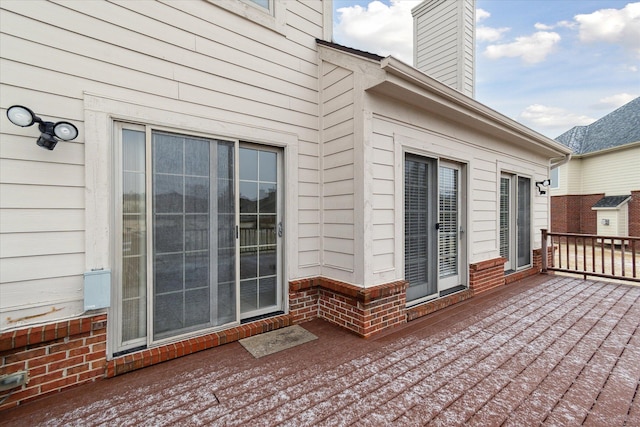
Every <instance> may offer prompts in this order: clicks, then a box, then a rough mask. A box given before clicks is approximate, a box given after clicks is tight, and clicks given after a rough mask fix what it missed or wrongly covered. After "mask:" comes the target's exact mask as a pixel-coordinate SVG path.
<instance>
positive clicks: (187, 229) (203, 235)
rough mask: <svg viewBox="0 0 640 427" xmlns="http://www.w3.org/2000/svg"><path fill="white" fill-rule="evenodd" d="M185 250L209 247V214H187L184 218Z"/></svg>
mask: <svg viewBox="0 0 640 427" xmlns="http://www.w3.org/2000/svg"><path fill="white" fill-rule="evenodd" d="M184 233H185V241H184V246H185V250H186V251H198V250H204V249H209V239H210V236H209V215H187V216H185V219H184Z"/></svg>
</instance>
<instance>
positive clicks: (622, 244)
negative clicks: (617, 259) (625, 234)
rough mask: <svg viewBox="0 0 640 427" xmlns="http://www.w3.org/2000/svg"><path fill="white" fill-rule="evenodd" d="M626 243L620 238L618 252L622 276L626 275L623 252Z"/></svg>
mask: <svg viewBox="0 0 640 427" xmlns="http://www.w3.org/2000/svg"><path fill="white" fill-rule="evenodd" d="M625 244H626V240H620V254H622V277H624V276H626V274H625V272H624V264H625V262H626V260H625V254H624V246H625Z"/></svg>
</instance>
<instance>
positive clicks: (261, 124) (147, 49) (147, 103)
mask: <svg viewBox="0 0 640 427" xmlns="http://www.w3.org/2000/svg"><path fill="white" fill-rule="evenodd" d="M318 3H319V2H318ZM286 9H287V10H286V13H285V17H286V21H287V22H286V25H285V28H284V30H283V31H282V32H277V31H273V30H272V29H269V28H266V27H263V26H261V25H258V24H256V23H254V22H253V21H250V20H248V19H245V18H244V17H241V16H239V15H237V14H234V13H232V12H230V11H228V10H226V9H224V8H221V7H218V6H216V5H215V2H206V1H181V2H161V1H154V2H136V1H134V2H118V3H113V2H106V1H105V2H80V1H79V2H60V3H58V2H49V1H29V2H17V1H16V2H12V1H6V2H4V1H3V2H2V3H1V4H0V22H1V25H0V55H1V58H0V90H1V92H2V99H1V101H0V102H1V105H0V107H1V108H2V109H3V114H5V113H4V111H5V110H6V108H8V107H9V106H10V105H12V104H23V105H26V106H28V107H29V108H31V109H33V110H34V111H35V112H36V113H37V114H38V115H39V116H41V117H43V118H44V119H46V120H54V121H55V120H69V121H72V122H73V123H74V124H75V125H76V126H78V129H79V133H80V134H79V136H78V138H77V139H76V140H75V141H73V142H61V143H59V144H58V145H57V147H56V149H55V150H54V151H52V152H48V151H45V150H42V149H41V148H39V147H37V146H36V145H35V138H36V137H37V130H34V128H26V129H21V128H18V127H16V126H12V125H10V124H9V125H6V123H8V122H7V121H6V120H5V121H3V127H2V129H1V132H2V133H3V135H2V139H1V140H0V194H1V197H0V209H2V210H1V211H0V215H2V227H1V229H0V233H2V234H1V235H0V239H2V240H3V242H2V244H3V246H2V247H1V249H2V251H1V253H0V263H1V266H2V267H1V269H0V276H1V277H0V296H1V297H2V304H1V305H0V317H1V318H2V320H1V321H0V329H4V328H7V327H12V326H15V323H7V321H6V318H7V316H8V315H6V314H7V313H11V315H10V316H9V317H11V318H13V319H15V318H20V317H25V316H22V315H21V313H22V312H21V310H22V308H20V307H23V308H24V310H25V311H24V313H27V312H28V314H27V315H26V316H27V317H29V318H33V319H34V320H32V321H31V322H39V321H46V320H52V319H55V318H60V317H63V315H64V316H68V315H70V314H73V313H76V312H78V310H80V312H81V311H82V289H80V290H79V291H78V286H77V284H78V283H79V280H80V281H81V277H82V273H83V272H84V271H85V269H86V265H85V259H84V257H85V255H84V246H85V231H86V229H87V227H92V225H91V224H85V215H84V209H85V191H86V190H85V182H84V179H85V173H86V172H85V164H84V143H85V142H87V141H85V129H84V126H83V121H84V118H85V110H84V108H85V102H84V100H85V93H92V94H96V95H99V96H105V97H109V98H113V99H118V100H122V101H123V102H126V103H129V104H132V105H139V106H142V107H153V108H158V109H162V110H164V111H166V112H167V113H169V114H171V113H177V114H178V113H179V114H184V115H190V116H193V117H201V118H205V119H208V120H215V121H220V122H224V123H237V124H247V125H248V126H252V127H254V128H263V129H268V130H270V131H271V130H273V131H277V132H282V133H286V134H293V135H296V137H297V140H298V144H299V145H298V146H297V147H295V150H292V152H295V153H297V154H296V155H297V156H298V159H297V162H296V163H298V164H299V165H300V169H299V170H296V171H287V173H288V174H287V177H288V179H293V180H295V181H296V182H295V184H294V185H295V189H296V190H297V199H296V200H293V201H291V200H290V199H287V200H288V202H289V203H292V204H294V205H295V206H296V209H295V211H296V212H298V211H299V212H300V216H299V217H298V218H287V220H291V221H292V223H294V222H295V223H297V224H298V226H297V227H291V228H290V229H291V230H296V232H295V235H290V236H288V238H290V239H292V240H293V241H292V243H291V244H292V245H293V246H295V247H296V248H299V249H300V256H299V257H298V262H297V265H296V266H294V267H293V268H289V269H288V271H289V272H290V273H291V275H293V276H297V277H304V276H310V275H317V274H319V263H320V237H321V235H320V215H319V209H320V175H319V170H318V164H319V161H318V156H319V148H318V119H317V117H318V64H317V62H318V60H317V52H316V49H315V39H316V38H322V36H323V29H322V24H323V16H322V13H323V10H324V9H323V6H322V4H321V3H319V4H315V3H314V2H311V3H303V2H287V3H286ZM203 123H204V121H203ZM156 124H162V123H156ZM178 130H179V129H178ZM188 130H192V131H198V132H201V133H204V134H206V133H207V132H208V130H207V129H188ZM107 131H109V130H107V129H105V132H107ZM216 136H221V137H224V136H225V135H224V134H222V135H219V134H216ZM234 136H235V135H230V137H234ZM265 142H268V141H265ZM104 160H105V161H109V159H104ZM297 206H299V207H300V209H299V210H298V209H297ZM36 242H37V243H38V244H35V243H36ZM101 250H104V251H108V250H109V249H108V248H102V249H101ZM50 279H51V280H50ZM70 283H74V285H70ZM20 286H22V288H23V289H25V292H31V293H38V289H39V288H40V287H43V286H49V287H52V288H51V289H49V291H50V292H49V293H44V294H42V295H43V296H42V298H39V299H34V302H33V305H31V306H29V307H28V308H27V307H26V306H25V305H24V302H23V301H20V300H19V298H18V297H17V296H16V292H14V290H15V289H19V288H20ZM60 301H65V304H64V306H65V307H66V308H65V309H64V310H58V308H59V305H60V304H59V303H60ZM40 314H42V316H40ZM32 316H35V317H32ZM27 323H29V321H27Z"/></svg>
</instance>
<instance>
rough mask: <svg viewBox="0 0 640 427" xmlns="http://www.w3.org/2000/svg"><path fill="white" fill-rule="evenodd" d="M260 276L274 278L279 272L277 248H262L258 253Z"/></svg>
mask: <svg viewBox="0 0 640 427" xmlns="http://www.w3.org/2000/svg"><path fill="white" fill-rule="evenodd" d="M258 260H259V266H258V276H261V277H262V276H272V275H275V274H276V272H277V257H276V247H275V246H261V247H260V250H259V252H258Z"/></svg>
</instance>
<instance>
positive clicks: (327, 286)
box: [289, 277, 407, 337]
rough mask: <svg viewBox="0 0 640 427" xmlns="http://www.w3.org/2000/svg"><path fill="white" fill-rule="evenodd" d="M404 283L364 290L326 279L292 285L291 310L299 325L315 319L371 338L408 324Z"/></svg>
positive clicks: (290, 287)
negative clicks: (393, 327)
mask: <svg viewBox="0 0 640 427" xmlns="http://www.w3.org/2000/svg"><path fill="white" fill-rule="evenodd" d="M406 296H407V283H406V282H405V281H404V280H400V281H397V282H391V283H386V284H384V285H379V286H374V287H371V288H362V287H359V286H354V285H351V284H348V283H343V282H339V281H337V280H332V279H327V278H324V277H314V278H309V279H302V280H296V281H292V282H289V311H290V314H291V315H292V316H293V318H294V319H295V322H296V323H300V322H304V321H306V320H311V319H313V318H315V317H320V318H322V319H326V320H328V321H329V322H332V323H335V324H336V325H339V326H342V327H343V328H346V329H348V330H350V331H353V332H355V333H356V334H358V335H360V336H362V337H369V336H371V335H373V334H375V333H376V332H379V331H382V330H383V329H386V328H388V327H391V326H396V325H400V324H403V323H406V321H407V316H406V311H405V305H406Z"/></svg>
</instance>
